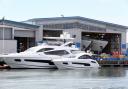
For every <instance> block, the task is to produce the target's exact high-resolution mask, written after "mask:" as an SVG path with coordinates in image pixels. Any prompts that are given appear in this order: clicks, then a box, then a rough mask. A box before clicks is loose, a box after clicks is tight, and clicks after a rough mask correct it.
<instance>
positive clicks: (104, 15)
mask: <svg viewBox="0 0 128 89" xmlns="http://www.w3.org/2000/svg"><path fill="white" fill-rule="evenodd" d="M61 15H64V17H68V16H82V17H86V18H91V19H95V20H100V21H105V22H110V23H115V24H120V25H125V26H128V0H0V18H3V17H5V19H8V20H13V21H24V20H28V19H32V18H49V17H61Z"/></svg>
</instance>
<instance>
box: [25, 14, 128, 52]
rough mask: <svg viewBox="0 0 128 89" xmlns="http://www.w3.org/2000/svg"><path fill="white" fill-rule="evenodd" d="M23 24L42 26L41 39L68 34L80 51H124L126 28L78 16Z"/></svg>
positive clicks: (40, 19) (28, 21)
mask: <svg viewBox="0 0 128 89" xmlns="http://www.w3.org/2000/svg"><path fill="white" fill-rule="evenodd" d="M25 22H26V23H29V24H34V25H39V26H43V36H42V37H56V36H60V34H62V33H63V32H68V33H69V34H70V35H71V37H74V38H75V39H74V42H75V43H76V44H77V46H78V47H80V48H81V49H85V50H88V49H90V50H92V51H94V52H95V53H98V52H104V53H112V52H113V51H118V52H125V51H126V33H127V29H128V27H127V26H123V25H119V24H114V23H108V22H104V21H99V20H94V19H89V18H85V17H80V16H73V17H53V18H34V19H30V20H27V21H25Z"/></svg>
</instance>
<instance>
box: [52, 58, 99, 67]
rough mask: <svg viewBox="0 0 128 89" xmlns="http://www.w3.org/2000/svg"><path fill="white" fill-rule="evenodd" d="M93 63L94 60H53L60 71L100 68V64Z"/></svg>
mask: <svg viewBox="0 0 128 89" xmlns="http://www.w3.org/2000/svg"><path fill="white" fill-rule="evenodd" d="M91 61H95V60H92V59H88V60H85V59H84V60H80V59H76V60H72V59H70V60H68V59H66V58H64V59H62V60H53V62H54V64H55V65H56V66H57V68H58V69H87V68H99V67H100V66H99V64H98V63H97V62H96V61H95V63H91Z"/></svg>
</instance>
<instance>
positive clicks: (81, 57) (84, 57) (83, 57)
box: [78, 55, 92, 59]
mask: <svg viewBox="0 0 128 89" xmlns="http://www.w3.org/2000/svg"><path fill="white" fill-rule="evenodd" d="M78 59H92V58H91V56H89V55H82V56H80V57H79V58H78Z"/></svg>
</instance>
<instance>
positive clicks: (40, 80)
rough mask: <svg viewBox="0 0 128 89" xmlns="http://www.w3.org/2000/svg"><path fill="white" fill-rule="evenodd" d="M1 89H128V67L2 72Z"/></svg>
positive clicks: (2, 70)
mask: <svg viewBox="0 0 128 89" xmlns="http://www.w3.org/2000/svg"><path fill="white" fill-rule="evenodd" d="M0 89H128V68H122V67H115V68H113V67H108V68H100V69H86V70H57V69H11V70H7V69H1V70H0Z"/></svg>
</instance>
